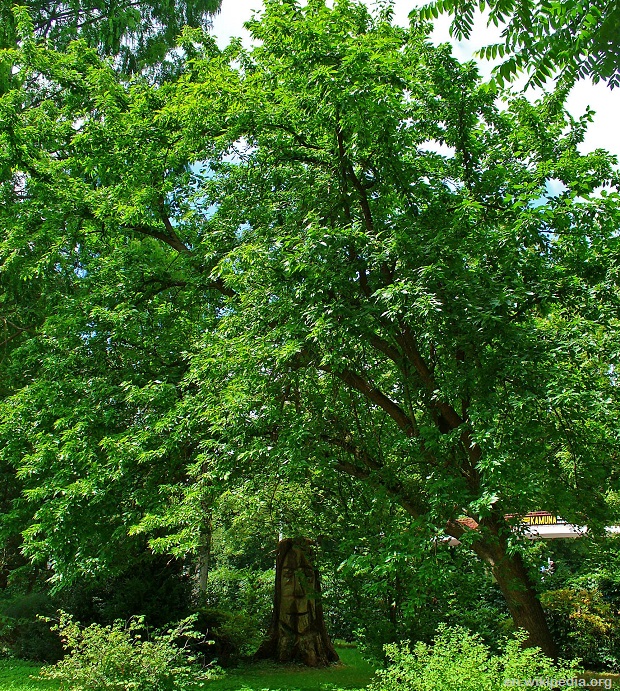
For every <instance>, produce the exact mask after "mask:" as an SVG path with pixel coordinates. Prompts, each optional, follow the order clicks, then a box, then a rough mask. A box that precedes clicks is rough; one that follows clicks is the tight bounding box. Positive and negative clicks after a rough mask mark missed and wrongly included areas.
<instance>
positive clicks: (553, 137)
mask: <svg viewBox="0 0 620 691" xmlns="http://www.w3.org/2000/svg"><path fill="white" fill-rule="evenodd" d="M250 28H251V31H252V33H253V35H254V37H255V38H256V39H258V45H257V47H256V48H254V49H253V50H251V51H247V52H246V51H244V50H242V49H241V48H240V47H239V45H238V44H237V43H233V44H232V45H231V46H230V47H229V48H228V49H226V50H225V51H223V52H221V51H219V50H218V49H217V48H216V47H215V45H214V44H213V42H212V41H210V40H209V39H208V38H207V37H205V36H204V35H203V34H199V33H197V32H186V34H185V37H184V39H183V40H184V46H185V51H186V54H187V59H186V61H185V63H184V65H183V68H182V70H181V71H180V72H179V74H178V75H177V79H176V80H175V81H173V82H170V83H168V84H164V85H158V86H151V85H149V84H148V83H146V82H144V81H140V80H134V81H133V82H132V83H129V84H127V83H123V82H122V81H120V80H119V77H118V76H117V74H116V73H115V72H114V71H113V70H112V68H111V67H109V66H107V65H106V64H102V63H101V62H99V60H98V58H97V56H96V55H95V53H93V52H92V51H90V52H89V51H88V50H87V49H86V48H85V47H84V46H82V45H80V44H77V45H74V46H73V47H71V48H70V49H69V50H68V52H67V53H64V54H61V53H52V52H49V51H46V50H45V49H41V48H36V46H34V45H33V44H29V46H28V47H27V48H28V49H27V50H25V51H24V53H23V55H22V57H21V63H20V64H21V65H22V66H23V67H22V70H23V74H24V75H26V76H28V77H29V78H30V79H33V80H34V82H33V83H36V84H37V85H38V87H37V88H39V89H47V90H48V98H46V99H40V101H39V102H37V103H34V104H31V105H30V106H29V107H28V108H27V109H23V108H20V107H19V104H20V103H21V102H22V101H21V99H23V98H24V96H23V93H22V91H18V90H14V91H11V92H9V93H8V94H7V95H5V96H4V97H3V100H2V107H3V111H2V112H3V113H6V115H5V116H4V117H5V120H4V122H3V125H2V132H1V133H0V134H1V135H2V136H3V137H4V141H6V142H7V165H5V168H4V169H3V170H4V173H3V174H4V181H3V195H4V199H5V200H6V201H7V202H8V203H5V204H4V205H3V206H2V207H0V213H1V214H2V218H1V220H2V225H3V228H4V229H5V231H4V232H5V237H4V241H3V252H2V256H3V258H5V259H4V264H3V271H4V273H5V275H6V276H8V277H11V280H13V281H14V282H15V285H18V284H19V282H20V281H23V279H24V278H29V279H31V280H33V279H34V285H35V286H38V288H37V291H38V292H37V295H38V296H40V297H42V298H43V303H42V304H41V302H40V301H38V302H36V303H35V302H33V298H32V297H31V298H29V299H28V302H29V304H37V305H38V307H37V309H38V310H40V312H39V314H40V315H41V319H40V320H39V321H38V322H37V326H36V329H34V332H33V333H32V334H31V335H30V337H28V338H26V337H24V336H23V334H20V335H19V336H16V337H15V338H14V339H13V341H11V343H12V344H13V347H12V348H11V350H10V357H9V358H8V362H9V365H10V368H11V369H10V373H11V376H10V380H9V382H8V383H7V384H6V385H5V386H6V388H7V398H6V400H5V403H4V404H3V408H2V415H3V422H4V424H3V426H2V430H1V434H2V445H1V447H0V452H1V453H2V456H3V458H4V459H5V461H6V462H10V463H12V464H14V465H16V466H17V467H18V468H19V473H20V477H21V478H22V479H23V481H24V483H25V485H26V496H27V497H28V499H29V500H30V501H31V506H32V507H33V510H34V511H35V512H36V513H35V514H34V515H33V518H32V523H31V525H30V527H29V528H28V529H27V530H26V531H25V537H26V547H25V548H26V550H27V551H28V552H29V553H30V554H32V555H36V556H38V557H39V558H42V559H44V558H47V559H50V560H52V561H54V563H55V564H56V568H57V570H58V573H59V575H62V572H63V570H68V571H71V570H75V569H85V570H88V569H95V568H97V567H98V566H99V565H101V564H103V563H105V561H106V559H107V558H108V557H109V554H107V552H109V551H110V550H112V551H113V545H114V544H115V541H117V542H119V543H120V542H122V535H123V531H124V530H125V531H126V530H133V532H135V531H136V530H148V529H149V525H150V526H151V527H152V528H153V530H154V538H155V540H161V539H162V535H161V530H162V528H165V527H166V526H170V525H172V523H173V522H174V521H173V520H172V519H166V518H162V519H161V520H156V519H155V518H153V516H156V515H157V512H158V510H159V509H158V505H161V503H162V502H163V503H165V502H166V501H169V502H171V505H172V506H173V510H172V514H174V515H175V516H176V518H177V519H178V524H179V525H180V526H181V528H182V530H181V540H183V539H187V541H188V543H190V544H191V545H192V546H196V544H197V543H198V542H199V540H198V538H196V537H195V533H192V530H194V531H198V532H199V530H198V528H197V527H196V526H197V525H198V523H199V521H197V520H195V519H194V518H193V516H194V514H193V513H192V511H193V510H195V509H196V508H197V507H200V506H201V504H200V501H201V500H202V498H203V497H204V494H203V490H204V491H205V492H213V491H214V489H213V488H214V487H216V488H217V487H219V486H221V485H222V483H227V482H233V481H234V480H235V478H236V477H248V476H250V477H256V476H261V475H267V474H270V475H273V476H274V477H279V478H280V479H281V480H286V479H292V480H295V481H300V480H308V479H310V480H312V481H313V482H320V481H323V482H329V478H330V477H332V476H333V473H341V474H346V475H349V476H351V477H353V478H355V479H356V481H359V482H362V483H366V484H367V485H369V486H372V487H374V488H375V489H376V491H377V492H381V493H383V494H385V495H387V496H389V497H391V498H392V500H393V501H394V502H396V503H398V504H399V505H400V506H401V507H402V508H403V510H404V511H406V512H407V513H408V514H409V515H410V516H411V531H415V532H416V534H418V535H420V536H421V537H427V538H428V540H434V539H437V538H438V537H440V536H441V535H443V534H444V533H448V534H449V535H452V536H454V537H457V538H458V539H459V540H461V541H462V542H463V543H464V544H465V545H466V546H467V547H468V548H470V549H472V550H473V551H474V552H475V554H477V555H478V557H479V558H480V559H481V560H482V561H483V562H485V563H486V564H487V565H488V568H489V569H490V570H491V572H492V573H493V575H494V577H495V578H496V579H497V582H498V584H499V586H500V587H501V589H502V592H503V594H504V596H505V598H506V601H507V603H508V607H509V609H510V612H511V614H512V616H513V619H514V621H515V623H516V625H517V626H522V627H524V628H526V629H527V630H528V632H529V634H530V638H529V641H530V643H532V644H537V645H540V646H541V647H542V648H543V649H544V650H545V651H547V652H548V653H550V654H554V653H555V646H554V642H553V640H552V639H551V637H550V634H549V631H548V628H547V625H546V622H545V617H544V614H543V611H542V609H541V606H540V603H539V601H538V599H537V597H536V591H535V582H534V581H533V580H532V577H531V574H529V573H528V572H527V569H526V567H525V565H524V563H523V560H522V557H521V553H520V548H519V540H518V535H517V536H515V534H514V532H513V530H512V528H511V522H516V519H510V520H509V519H506V518H505V516H506V515H510V514H511V515H515V516H518V515H519V514H522V513H524V512H526V511H529V510H532V509H537V508H545V509H547V510H550V511H554V512H557V513H558V514H561V515H563V516H564V517H565V518H567V519H569V520H574V521H576V522H579V523H589V524H590V525H591V526H592V527H594V528H596V527H597V526H599V527H600V526H601V525H603V524H604V521H606V520H610V518H611V514H610V511H609V510H608V505H607V495H606V491H607V483H608V481H609V478H610V477H612V475H611V473H612V471H613V469H614V467H615V465H616V459H617V451H616V448H617V439H616V432H615V429H614V427H613V425H611V424H610V423H609V421H610V420H613V419H615V418H616V416H617V403H618V400H617V398H618V397H617V388H616V381H615V374H614V367H615V366H616V360H617V353H618V349H617V334H616V326H617V317H618V284H617V268H618V264H617V263H618V249H617V247H618V237H617V228H618V223H619V220H620V206H619V204H618V195H617V193H616V191H615V189H616V188H615V185H616V184H617V175H616V173H615V172H614V167H613V164H614V161H613V159H612V158H611V157H610V156H608V155H606V154H605V153H603V152H596V153H594V154H589V155H581V154H580V153H579V152H578V145H579V142H580V141H581V139H582V136H583V132H584V129H585V126H586V124H587V123H586V121H585V120H583V121H578V122H575V121H573V120H571V119H570V117H569V116H567V115H566V114H565V112H564V110H563V108H562V103H561V100H560V99H559V98H557V97H555V96H553V95H552V96H549V97H546V98H545V99H543V100H542V101H541V102H540V103H538V104H534V105H532V104H530V103H528V102H527V101H526V100H524V99H516V100H514V101H512V102H511V103H510V104H508V105H507V107H506V108H505V109H499V108H498V107H497V106H496V105H495V104H494V101H493V96H492V95H491V94H489V92H488V91H487V90H485V89H484V88H482V87H481V86H480V84H479V81H478V77H477V74H476V69H475V67H473V66H472V65H460V64H458V62H456V61H455V60H454V59H453V58H452V57H451V56H450V55H449V53H448V51H447V49H446V48H445V47H444V48H434V47H432V46H431V45H430V43H429V42H428V39H427V36H426V35H425V33H424V31H423V30H420V29H417V28H415V27H414V28H412V29H409V30H406V29H401V28H397V27H393V26H391V24H390V22H389V12H388V13H385V14H379V15H378V16H376V17H374V18H373V17H372V16H371V15H370V14H369V12H368V10H367V9H366V8H365V7H364V6H360V5H357V4H354V3H351V2H348V1H346V0H342V1H341V2H337V3H336V5H335V7H334V8H333V9H329V8H327V7H326V6H325V4H324V3H323V2H321V1H320V0H313V1H312V2H310V3H308V5H307V6H306V7H304V8H301V7H300V6H298V5H297V4H296V3H294V2H291V1H289V0H286V1H285V0H272V1H270V2H268V3H267V5H266V9H265V12H264V15H263V17H262V18H261V19H260V20H256V21H253V22H251V24H250ZM35 77H36V78H37V79H35ZM41 77H43V78H41ZM8 160H10V161H11V164H10V165H8ZM550 186H553V187H554V188H555V189H557V188H558V187H560V188H561V190H562V191H561V192H559V193H558V194H556V195H555V196H553V195H551V194H550V192H549V189H550ZM601 186H603V187H604V189H603V192H602V193H599V191H598V190H599V188H601ZM19 285H23V283H21V284H19ZM16 290H18V289H16ZM35 297H36V296H35ZM15 344H18V345H15ZM162 485H163V487H162ZM160 487H161V489H159V488H160ZM196 488H198V489H196ZM205 488H207V489H205ZM192 507H193V508H192ZM95 516H96V517H97V521H95ZM80 517H90V518H89V520H88V521H86V520H84V519H82V518H80ZM463 517H467V518H469V519H470V520H469V521H463V520H461V519H462V518H463ZM149 521H150V523H149ZM166 521H168V522H166ZM474 523H475V524H476V525H477V527H476V528H475V529H473V528H472V527H471V526H473V525H474ZM188 534H189V535H190V538H188V537H187V536H188ZM191 535H194V537H191ZM69 537H70V539H65V538H69ZM101 537H103V538H104V539H105V544H104V545H103V546H101V549H100V550H99V552H98V544H100V540H101ZM309 537H311V536H309ZM192 540H194V542H192ZM160 544H161V543H160Z"/></svg>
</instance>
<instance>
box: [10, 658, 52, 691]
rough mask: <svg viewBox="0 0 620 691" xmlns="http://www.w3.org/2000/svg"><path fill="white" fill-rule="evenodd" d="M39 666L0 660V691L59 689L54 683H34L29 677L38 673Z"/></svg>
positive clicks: (18, 661)
mask: <svg viewBox="0 0 620 691" xmlns="http://www.w3.org/2000/svg"><path fill="white" fill-rule="evenodd" d="M39 669H40V665H37V664H34V663H33V662H24V661H23V660H1V659H0V691H47V689H50V691H51V690H52V689H58V688H60V687H59V685H58V684H57V683H56V682H52V681H43V680H40V681H34V680H32V679H30V676H31V675H37V674H38V673H39Z"/></svg>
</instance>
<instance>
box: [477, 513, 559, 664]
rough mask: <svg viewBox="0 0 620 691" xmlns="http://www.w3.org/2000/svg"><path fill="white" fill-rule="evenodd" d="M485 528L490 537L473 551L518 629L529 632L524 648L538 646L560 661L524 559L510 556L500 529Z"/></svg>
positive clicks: (494, 526)
mask: <svg viewBox="0 0 620 691" xmlns="http://www.w3.org/2000/svg"><path fill="white" fill-rule="evenodd" d="M486 527H487V528H489V527H490V529H491V535H490V536H489V537H488V538H487V537H482V538H481V539H480V540H477V541H476V542H474V543H473V545H472V549H473V550H474V552H475V553H476V554H477V555H478V556H479V557H480V558H481V559H483V560H484V561H485V562H486V563H487V564H488V565H489V566H490V567H491V572H492V573H493V576H495V579H496V581H497V584H498V585H499V587H500V590H501V591H502V595H503V596H504V598H505V600H506V603H507V605H508V610H509V612H510V615H511V617H512V620H513V622H514V624H515V626H516V627H517V628H520V629H525V631H526V632H527V634H528V637H527V640H526V641H525V645H526V646H538V647H539V648H540V649H541V650H542V651H543V653H545V655H548V656H549V657H551V658H553V659H557V657H558V648H557V645H556V643H555V641H554V639H553V636H552V635H551V631H550V630H549V626H548V625H547V618H546V617H545V612H544V610H543V608H542V605H541V604H540V600H539V599H538V596H537V595H536V591H535V590H534V586H533V583H532V580H531V578H530V576H529V574H528V572H527V569H526V568H525V564H524V563H523V559H522V558H521V555H520V554H519V553H517V552H515V553H512V554H510V553H509V552H508V549H507V547H508V545H507V544H506V541H505V539H502V537H501V536H499V535H500V531H499V530H498V526H496V525H491V526H486Z"/></svg>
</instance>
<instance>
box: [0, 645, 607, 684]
mask: <svg viewBox="0 0 620 691" xmlns="http://www.w3.org/2000/svg"><path fill="white" fill-rule="evenodd" d="M338 654H339V655H340V660H341V664H340V665H335V666H332V667H328V668H327V669H310V668H308V667H304V666H302V665H276V664H273V663H269V662H261V663H257V664H248V665H243V666H241V667H237V668H236V669H230V670H227V672H226V675H225V676H224V677H222V678H221V679H215V680H213V681H210V682H207V684H206V685H205V686H204V687H202V691H331V689H350V690H353V689H364V688H365V687H366V686H367V685H368V683H369V682H370V680H371V678H372V676H373V673H374V667H373V666H372V665H369V664H368V663H367V662H365V661H364V659H363V658H362V656H361V655H360V653H359V652H358V651H357V650H355V649H354V648H339V649H338ZM38 671H39V665H36V664H33V663H30V662H24V661H22V660H2V659H0V691H56V690H57V689H59V685H58V683H56V682H52V681H34V680H32V679H30V676H31V675H34V676H36V675H37V673H38ZM579 676H580V677H581V675H579ZM582 678H584V679H585V680H586V681H587V682H589V681H590V680H591V679H593V678H596V679H597V680H598V679H611V680H612V686H611V688H613V689H620V675H619V674H604V673H597V672H586V673H585V674H584V675H583V677H582ZM590 688H593V687H590ZM596 688H605V686H604V685H603V684H601V683H600V682H599V684H598V685H597V687H596ZM197 691H198V690H197Z"/></svg>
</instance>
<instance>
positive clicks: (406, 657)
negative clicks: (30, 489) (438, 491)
mask: <svg viewBox="0 0 620 691" xmlns="http://www.w3.org/2000/svg"><path fill="white" fill-rule="evenodd" d="M437 631H438V633H437V636H436V637H435V640H434V644H433V645H432V646H431V645H427V644H426V643H422V642H418V643H416V644H415V646H414V648H413V650H411V649H410V647H409V646H408V645H407V644H404V645H396V644H393V645H387V646H386V647H385V649H386V653H387V657H388V659H389V660H390V661H391V664H390V665H388V667H387V668H386V669H384V670H381V671H379V672H378V673H377V679H376V680H375V681H374V682H373V683H372V684H371V685H370V686H369V691H428V690H429V689H433V691H505V689H506V688H507V685H506V684H505V681H508V682H510V680H513V679H514V680H528V679H570V678H573V677H574V676H575V669H576V663H570V664H568V663H561V664H559V665H556V664H555V663H554V662H553V661H552V660H551V659H549V658H548V657H546V656H545V655H543V653H542V652H541V651H540V650H539V649H538V648H523V647H522V646H521V643H522V641H523V639H524V637H525V636H524V634H518V635H517V636H515V637H514V638H512V639H510V640H508V641H507V642H506V644H505V646H504V650H503V652H502V653H501V654H499V655H493V654H492V653H491V652H490V651H489V648H488V647H487V646H486V645H485V644H484V643H483V642H482V640H481V639H480V636H478V635H477V634H474V633H471V632H470V631H468V630H467V629H464V628H462V627H460V626H455V627H452V628H448V627H446V626H445V625H441V626H440V627H439V628H438V630H437Z"/></svg>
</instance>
